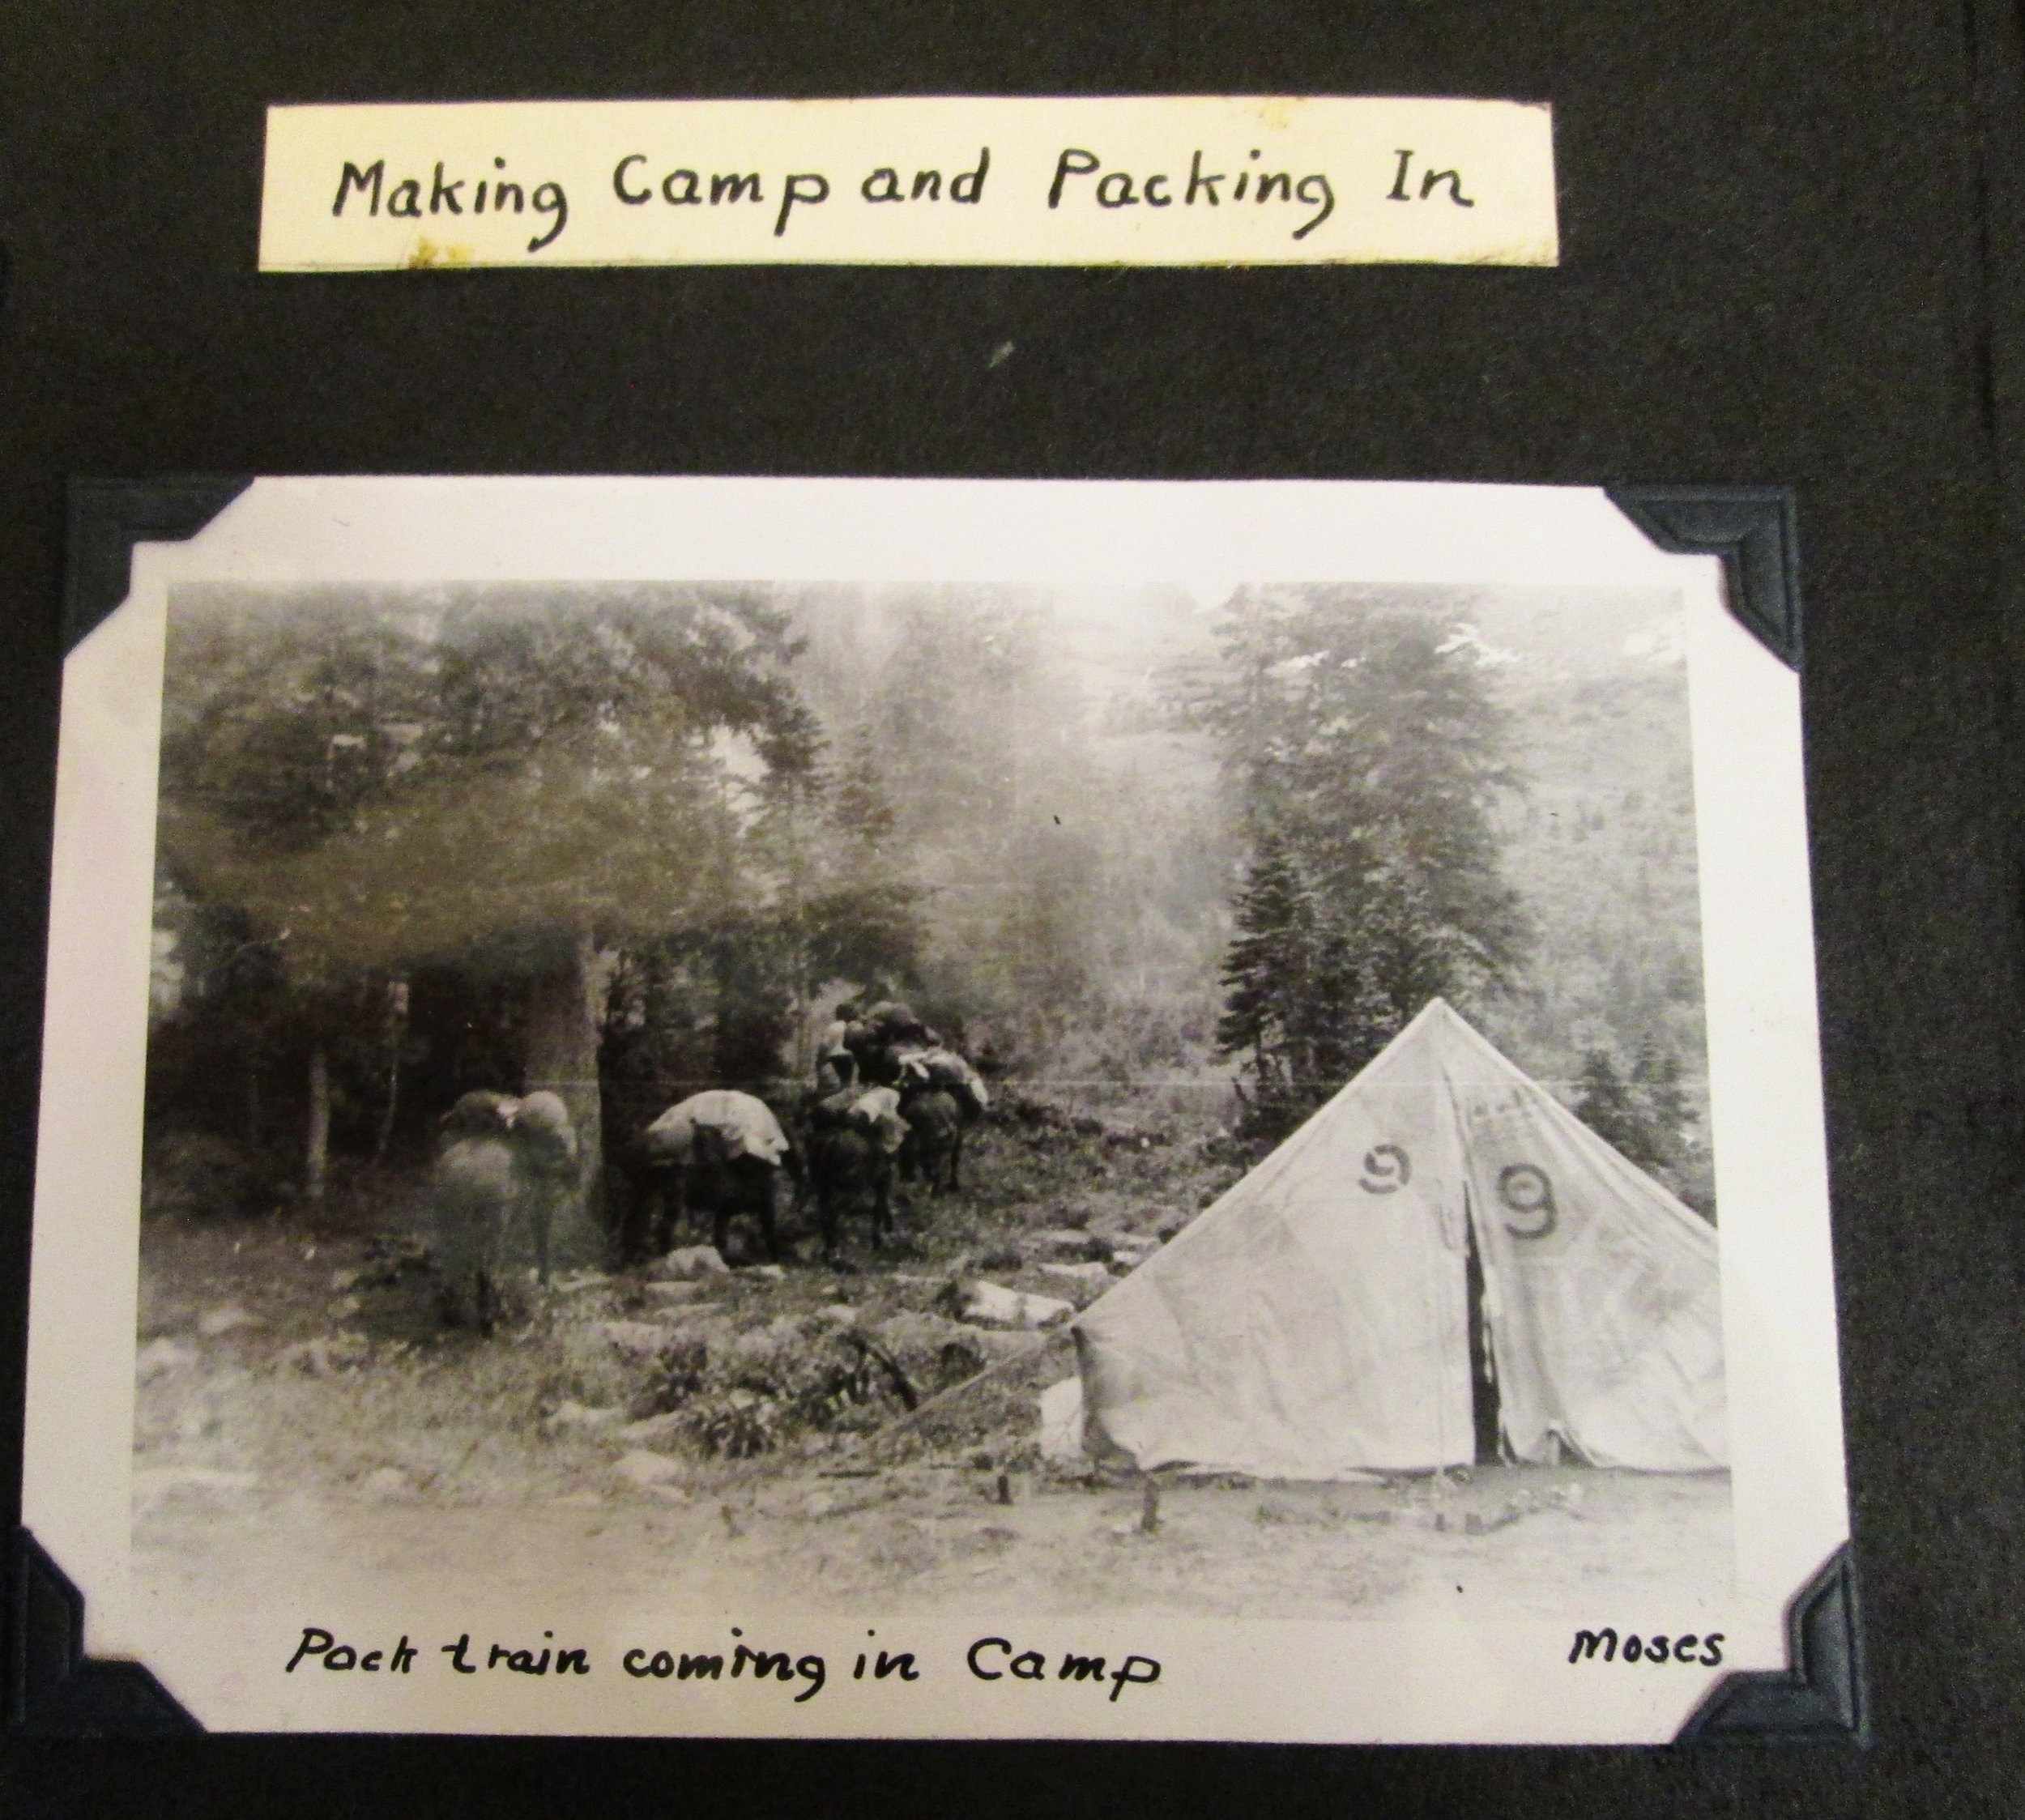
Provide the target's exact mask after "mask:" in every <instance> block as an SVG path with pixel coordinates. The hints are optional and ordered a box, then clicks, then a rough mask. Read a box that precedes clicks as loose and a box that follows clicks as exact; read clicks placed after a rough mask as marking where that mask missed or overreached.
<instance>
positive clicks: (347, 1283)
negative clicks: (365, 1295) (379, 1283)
mask: <svg viewBox="0 0 2025 1820" xmlns="http://www.w3.org/2000/svg"><path fill="white" fill-rule="evenodd" d="M364 1275H365V1272H364V1271H363V1270H334V1271H332V1272H330V1293H331V1294H333V1295H343V1294H344V1292H345V1291H346V1290H347V1289H356V1288H357V1287H358V1286H359V1280H360V1278H361V1277H364Z"/></svg>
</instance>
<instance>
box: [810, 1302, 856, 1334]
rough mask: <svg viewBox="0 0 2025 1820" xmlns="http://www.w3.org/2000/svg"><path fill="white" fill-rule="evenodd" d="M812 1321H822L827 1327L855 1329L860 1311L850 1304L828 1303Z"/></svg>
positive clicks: (812, 1317) (813, 1316)
mask: <svg viewBox="0 0 2025 1820" xmlns="http://www.w3.org/2000/svg"><path fill="white" fill-rule="evenodd" d="M810 1319H812V1320H817V1321H821V1323H822V1324H823V1325H824V1326H825V1327H833V1328H846V1327H855V1325H856V1324H857V1322H858V1311H857V1310H856V1309H855V1308H854V1307H852V1306H851V1304H850V1303H849V1302H826V1303H825V1304H824V1305H823V1306H821V1308H818V1309H817V1310H816V1311H815V1313H814V1314H813V1315H812V1316H811V1317H810Z"/></svg>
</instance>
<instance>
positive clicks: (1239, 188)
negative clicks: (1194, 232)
mask: <svg viewBox="0 0 2025 1820" xmlns="http://www.w3.org/2000/svg"><path fill="white" fill-rule="evenodd" d="M1260 156H1263V154H1261V153H1260V152H1257V151H1254V152H1253V153H1252V154H1251V159H1252V160H1256V159H1258V158H1260ZM1100 170H1103V161H1102V160H1101V159H1100V158H1098V156H1097V154H1096V153H1095V152H1093V151H1084V150H1082V149H1081V147H1077V146H1069V147H1066V148H1064V151H1063V152H1062V155H1061V156H1060V157H1059V158H1057V159H1056V160H1055V181H1054V182H1053V183H1052V184H1051V185H1049V188H1048V192H1047V206H1048V207H1050V208H1059V207H1061V206H1062V201H1063V198H1064V194H1070V195H1071V197H1072V198H1073V196H1075V195H1083V194H1087V195H1089V197H1090V198H1093V200H1094V201H1095V202H1096V204H1097V206H1098V207H1099V208H1135V207H1147V208H1171V207H1174V204H1175V203H1176V202H1179V203H1180V204H1181V205H1182V207H1184V208H1195V207H1198V206H1200V207H1204V208H1221V207H1222V206H1223V203H1224V199H1225V196H1226V190H1225V189H1224V187H1223V186H1224V185H1229V190H1228V192H1227V194H1228V196H1229V199H1230V202H1233V203H1239V202H1244V201H1245V200H1246V199H1247V198H1249V199H1250V200H1251V202H1255V203H1259V202H1286V203H1295V204H1302V203H1305V204H1306V205H1307V207H1310V208H1312V209H1315V210H1316V212H1315V214H1314V215H1311V216H1310V217H1309V218H1308V220H1307V221H1305V222H1303V223H1302V224H1301V225H1300V226H1299V227H1298V228H1295V229H1294V238H1295V239H1296V240H1306V239H1307V237H1308V236H1309V235H1310V234H1311V233H1313V232H1315V229H1316V228H1319V227H1320V226H1321V225H1322V224H1323V223H1324V221H1326V220H1328V218H1329V217H1330V215H1332V214H1334V213H1335V211H1336V192H1335V191H1334V190H1332V189H1331V188H1330V187H1329V180H1328V177H1326V176H1325V175H1324V173H1321V172H1320V171H1311V172H1310V173H1308V174H1307V176H1306V177H1302V178H1301V179H1300V181H1298V182H1296V181H1294V173H1292V172H1291V171H1265V170H1254V169H1252V168H1251V164H1250V162H1249V161H1248V162H1247V164H1245V165H1243V166H1242V167H1241V168H1239V169H1238V173H1237V175H1236V176H1235V177H1232V176H1231V175H1230V173H1229V172H1227V171H1207V170H1204V168H1203V164H1202V154H1201V152H1200V151H1197V152H1196V153H1194V154H1193V155H1192V156H1191V157H1190V159H1189V161H1188V186H1187V189H1186V190H1184V191H1183V193H1182V194H1180V195H1179V196H1177V195H1176V194H1174V185H1177V184H1179V182H1180V181H1181V179H1180V178H1179V177H1170V176H1169V174H1168V173H1166V172H1165V171H1154V172H1153V173H1150V174H1149V175H1148V176H1147V177H1144V178H1141V179H1135V178H1134V177H1133V176H1132V173H1131V172H1130V171H1122V170H1113V171H1105V172H1104V174H1103V176H1102V177H1098V178H1097V183H1096V185H1095V187H1094V189H1093V190H1089V191H1087V192H1085V191H1076V192H1069V191H1068V185H1069V183H1070V181H1072V179H1073V180H1081V179H1083V178H1086V177H1096V175H1097V173H1098V171H1100Z"/></svg>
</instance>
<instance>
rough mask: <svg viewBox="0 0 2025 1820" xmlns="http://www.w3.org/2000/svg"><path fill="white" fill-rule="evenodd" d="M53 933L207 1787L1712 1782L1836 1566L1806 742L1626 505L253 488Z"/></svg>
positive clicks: (1219, 485) (40, 1241)
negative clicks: (1222, 1753) (734, 1742)
mask: <svg viewBox="0 0 2025 1820" xmlns="http://www.w3.org/2000/svg"><path fill="white" fill-rule="evenodd" d="M54 879H55V883H54V888H53V919H52V934H51V958H50V975H49V1011H48V1019H49V1023H48V1033H47V1035H46V1037H45V1079H44V1106H43V1116H42V1129H41V1152H40V1161H39V1166H38V1167H39V1174H38V1183H37V1204H36V1232H35V1245H34V1262H33V1275H32V1314H31V1332H30V1386H29V1398H28V1443H27V1454H26V1487H25V1490H24V1522H25V1523H26V1524H27V1525H28V1528H29V1529H30V1530H31V1531H32V1532H33V1534H34V1535H35V1537H36V1540H37V1541H38V1542H39V1543H40V1545H41V1546H42V1547H43V1548H44V1549H46V1550H47V1551H48V1552H49V1555H50V1556H51V1558H53V1560H54V1561H55V1562H58V1564H59V1565H60V1566H62V1570H63V1571H64V1572H65V1573H66V1575H68V1576H69V1577H70V1579H71V1580H72V1581H73V1582H75V1584H76V1585H77V1587H78V1588H79V1590H80V1592H82V1593H83V1596H84V1601H85V1613H86V1642H87V1648H88V1651H89V1652H90V1653H91V1654H92V1656H96V1657H111V1658H128V1659H132V1660H138V1661H139V1662H141V1663H143V1664H145V1665H146V1666H147V1668H148V1669H149V1670H150V1671H151V1673H153V1675H154V1676H155V1677H156V1678H157V1680H159V1681H160V1683H161V1685H162V1686H163V1687H164V1689H165V1690H167V1691H168V1693H169V1694H171V1695H172V1696H173V1698H174V1699H175V1700H177V1702H179V1703H181V1705H182V1706H183V1707H185V1709H186V1710H187V1711H189V1712H190V1714H191V1715H192V1716H194V1718H195V1719H196V1720H198V1722H199V1723H200V1724H203V1725H204V1726H206V1727H207V1728H215V1729H241V1730H296V1729H300V1730H399V1731H416V1730H441V1731H462V1732H529V1733H614V1734H625V1733H641V1734H654V1733H667V1734H750V1735H790V1734H806V1735H812V1736H814V1735H822V1736H850V1735H872V1736H896V1737H898V1736H924V1737H965V1736H996V1737H1044V1736H1052V1737H1133V1738H1139V1737H1145V1738H1153V1737H1170V1738H1232V1739H1259V1740H1288V1741H1296V1740H1315V1741H1427V1742H1491V1741H1541V1742H1557V1741H1567V1742H1587V1741H1624V1742H1658V1741H1665V1740H1667V1739H1669V1738H1671V1737H1673V1736H1675V1735H1676V1734H1677V1733H1678V1732H1679V1731H1680V1730H1681V1728H1682V1725H1683V1724H1684V1723H1685V1722H1686V1720H1688V1719H1689V1717H1690V1715H1691V1714H1693V1713H1694V1712H1695V1711H1696V1709H1697V1708H1698V1707H1699V1706H1700V1705H1701V1704H1702V1703H1703V1702H1704V1701H1705V1700H1706V1699H1707V1698H1708V1696H1709V1695H1710V1694H1711V1691H1712V1689H1714V1688H1715V1687H1716V1686H1718V1684H1720V1683H1721V1682H1722V1681H1724V1677H1726V1676H1729V1675H1731V1674H1733V1673H1737V1672H1740V1671H1741V1672H1746V1673H1748V1672H1750V1671H1753V1670H1765V1669H1784V1668H1785V1667H1786V1666H1787V1664H1788V1636H1787V1629H1786V1612H1787V1607H1788V1601H1789V1600H1792V1598H1793V1596H1794V1595H1795V1593H1796V1592H1797V1591H1798V1590H1799V1589H1800V1588H1801V1587H1802V1586H1803V1585H1804V1584H1805V1583H1807V1582H1808V1580H1809V1579H1810V1577H1811V1576H1813V1575H1814V1573H1815V1571H1817V1570H1818V1568H1820V1566H1822V1562H1824V1561H1826V1560H1827V1559H1828V1558H1830V1557H1831V1555H1832V1554H1834V1553H1835V1550H1836V1549H1838V1548H1839V1547H1840V1545H1842V1544H1843V1543H1844V1541H1846V1539H1847V1537H1848V1514H1847V1508H1846V1499H1845V1494H1844V1480H1843V1462H1842V1445H1841V1435H1840V1414H1839V1409H1840V1402H1839V1389H1838V1384H1837V1372H1836V1360H1835V1332H1834V1313H1833V1307H1834V1304H1833V1294H1832V1281H1831V1269H1830V1262H1829V1252H1828V1239H1827V1230H1828V1229H1827V1191H1826V1179H1825V1166H1824V1161H1823V1155H1822V1127H1821V1108H1820V1098H1819V1095H1820V1086H1819V1063H1818V1052H1817V1046H1816V1038H1815V1033H1814V988H1813V958H1812V945H1811V934H1810V913H1809V906H1808V897H1807V865H1806V848H1805V821H1804V810H1803V802H1802V793H1801V763H1800V721H1799V696H1798V685H1797V678H1796V677H1795V676H1794V675H1793V672H1792V671H1790V670H1789V669H1788V668H1787V667H1785V665H1784V664H1783V663H1781V662H1780V659H1778V658H1776V656H1774V655H1773V654H1771V652H1770V651H1769V650H1767V649H1766V648H1765V647H1764V646H1763V645H1762V644H1761V643H1760V642H1759V641H1758V640H1757V638H1756V637H1754V635H1753V634H1752V633H1751V632H1750V631H1749V630H1747V629H1746V627H1745V626H1744V625H1743V624H1741V623H1740V622H1739V620H1737V617H1736V616H1734V615H1733V613H1732V612H1731V611H1730V610H1729V606H1728V605H1727V604H1726V602H1725V598H1724V581H1723V577H1722V573H1721V570H1720V565H1718V563H1717V561H1716V559H1715V558H1713V557H1712V556H1679V555H1670V554H1667V553H1665V552H1662V551H1660V550H1659V549H1657V548H1655V547H1654V545H1653V544H1652V543H1651V542H1649V541H1648V539H1647V538H1646V537H1645V535H1643V533H1642V532H1641V531H1639V529H1638V528H1637V527H1636V526H1635V525H1634V524H1633V523H1632V522H1631V520H1630V519H1629V518H1626V516H1625V515H1624V514H1622V512H1621V511H1620V510H1619V509H1618V508H1617V507H1616V506H1615V505H1613V504H1612V503H1611V502H1610V501H1609V499H1607V498H1606V497H1605V496H1604V495H1603V494H1601V492H1593V491H1588V490H1584V489H1575V488H1503V487H1486V486H1477V485H1467V486H1465V485H1435V484H1413V485H1406V484H1352V483H1263V482H1244V483H1240V482H1203V483H1133V482H1047V483H1042V482H957V481H935V482H930V481H874V480H835V481H824V480H675V479H668V480H649V479H618V478H614V479H569V480H536V479H454V480H451V479H436V478H414V479H389V478H375V479H323V480H260V481H258V482H256V483H254V485H253V486H252V488H250V489H249V490H248V491H247V492H245V493H244V494H243V495H242V496H241V497H239V498H238V499H237V501H234V502H233V503H232V504H231V505H229V506H228V507H227V508H226V509H224V511H223V512H222V513H221V514H220V515H219V516H218V517H217V518H215V520H214V521H213V522H211V524H210V525H209V526H207V527H206V528H205V529H204V530H203V531H201V532H200V533H199V534H198V535H196V536H194V538H192V539H190V540H189V541H188V542H187V543H143V544H141V545H139V546H138V547H137V548H135V550H134V562H133V579H132V585H131V589H130V593H129V595H128V597H127V599H126V602H125V603H124V604H123V605H122V607H119V609H118V610H117V612H115V613H113V615H112V616H111V617H109V619H107V620H104V622H103V623H102V624H100V625H99V626H98V627H97V629H96V630H94V631H92V633H90V634H89V635H88V636H87V637H86V638H85V639H84V640H83V641H82V642H81V643H80V644H79V646H78V647H77V648H76V650H75V651H74V652H73V654H71V656H70V659H69V660H68V664H67V667H66V683H65V697H64V715H63V726H62V747H61V752H60V758H59V798H58V848H57V855H56V865H55V873H54Z"/></svg>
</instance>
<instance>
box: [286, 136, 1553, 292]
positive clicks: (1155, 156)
mask: <svg viewBox="0 0 2025 1820" xmlns="http://www.w3.org/2000/svg"><path fill="white" fill-rule="evenodd" d="M1557 258H1558V238H1557V233H1556V225H1555V214H1554V138H1553V117H1552V114H1551V113H1550V109H1547V108H1546V107H1545V106H1541V105H1529V104H1520V103H1518V102H1511V101H1474V100H1402V99H1385V98H1343V97H1336V96H1302V97H1293V96H1245V97H1217V96H1155V97H1136V98H1118V99H1100V98H1075V99H1035V100H1027V99H1013V98H1008V97H983V98H978V97H967V96H966V97H957V96H943V97H919V98H901V99H884V100H814V101H538V102H470V103H454V104H453V103H445V104H420V105H405V104H395V105H385V106H382V105H356V106H352V105H347V106H335V107H321V106H319V107H275V108H271V109H268V112H267V151H266V181H265V187H264V192H263V195H262V206H261V225H260V267H261V270H262V271H386V270H390V269H394V268H399V267H414V268H422V267H432V266H538V265H551V266H555V265H561V266H625V265H938V266H1000V265H1005V266H1010V265H1035V266H1194V265H1209V266H1220V265H1234V266H1268V265H1331V264H1370V263H1386V262H1416V263H1423V264H1450V265H1456V264H1460V265H1500V266H1550V265H1553V264H1554V263H1555V262H1556V260H1557Z"/></svg>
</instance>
